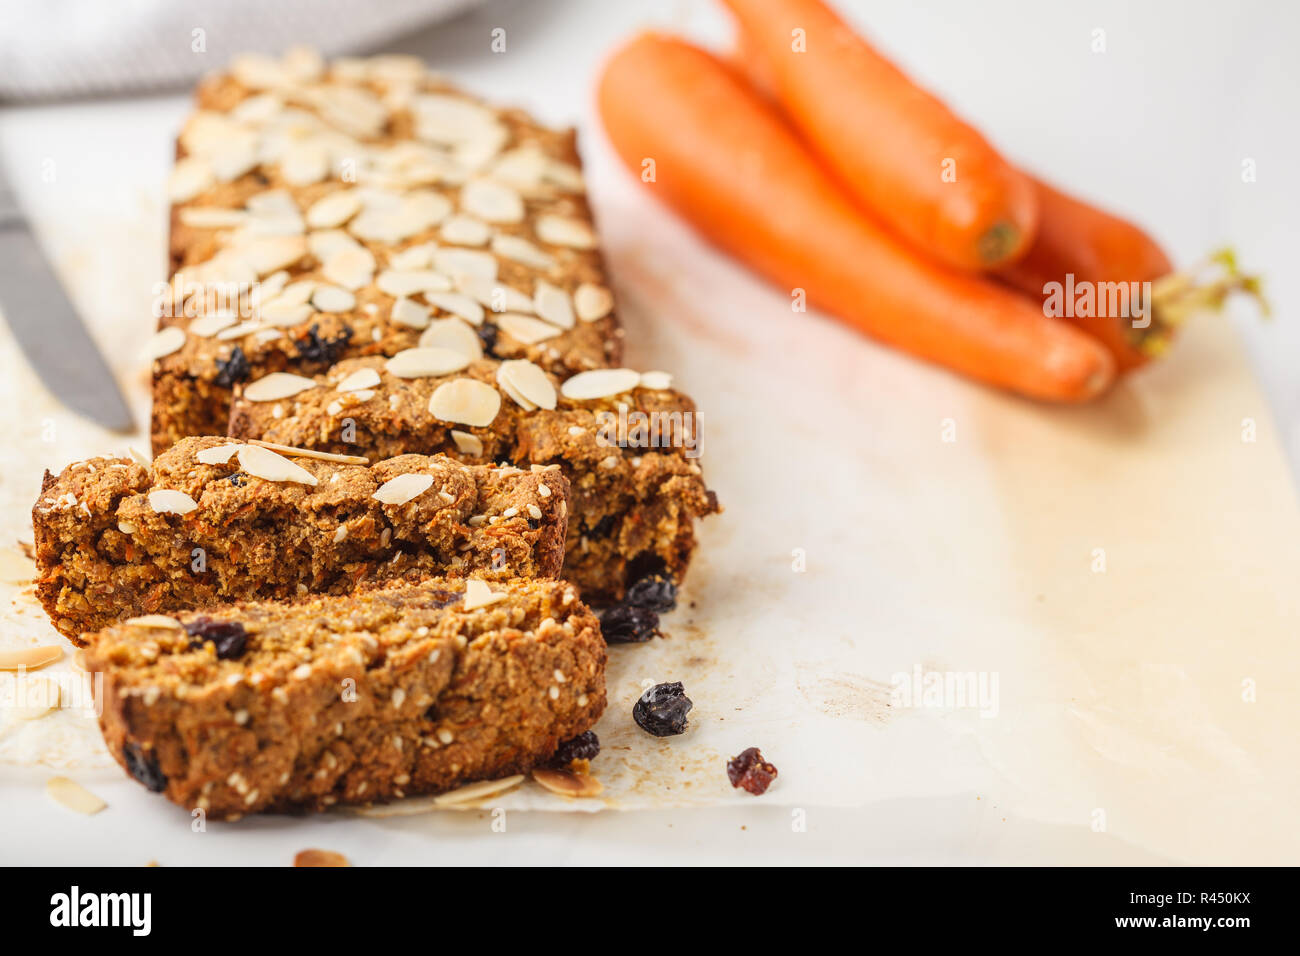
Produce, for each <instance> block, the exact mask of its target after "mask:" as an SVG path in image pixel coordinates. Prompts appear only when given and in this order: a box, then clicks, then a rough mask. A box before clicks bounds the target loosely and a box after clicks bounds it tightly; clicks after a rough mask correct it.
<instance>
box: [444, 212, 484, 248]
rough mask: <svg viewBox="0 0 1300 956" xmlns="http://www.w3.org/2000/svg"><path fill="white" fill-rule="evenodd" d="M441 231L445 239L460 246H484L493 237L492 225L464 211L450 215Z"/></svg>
mask: <svg viewBox="0 0 1300 956" xmlns="http://www.w3.org/2000/svg"><path fill="white" fill-rule="evenodd" d="M439 231H440V234H441V235H442V238H443V240H444V241H446V242H453V243H455V244H456V245H458V246H483V245H487V241H488V240H489V239H491V238H492V227H491V226H489V225H488V224H487V223H485V222H484V221H483V220H481V219H475V218H474V217H473V216H467V215H465V214H463V213H457V214H456V215H454V216H448V217H447V219H446V220H444V221H443V224H442V226H441V228H440V230H439Z"/></svg>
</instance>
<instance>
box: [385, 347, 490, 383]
mask: <svg viewBox="0 0 1300 956" xmlns="http://www.w3.org/2000/svg"><path fill="white" fill-rule="evenodd" d="M469 362H470V360H469V356H468V355H466V354H465V353H464V352H459V351H455V350H453V349H443V348H415V349H404V350H403V351H401V352H398V353H397V354H396V355H394V356H393V357H392V358H390V359H389V360H388V361H387V362H385V363H384V368H386V369H387V370H388V372H389V374H391V375H396V376H397V377H398V378H436V377H437V376H440V375H450V374H452V373H453V372H459V371H460V370H461V369H463V368H465V367H466V366H467V365H469Z"/></svg>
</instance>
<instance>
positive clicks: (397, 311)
mask: <svg viewBox="0 0 1300 956" xmlns="http://www.w3.org/2000/svg"><path fill="white" fill-rule="evenodd" d="M429 311H430V310H429V309H427V308H426V307H425V306H422V305H420V303H418V302H416V301H415V300H414V299H397V300H395V301H394V302H393V308H392V310H391V311H390V312H389V313H388V318H389V319H390V320H391V321H393V322H396V323H397V324H398V325H405V326H407V327H408V328H412V329H423V328H427V327H428V325H429Z"/></svg>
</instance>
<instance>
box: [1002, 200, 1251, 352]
mask: <svg viewBox="0 0 1300 956" xmlns="http://www.w3.org/2000/svg"><path fill="white" fill-rule="evenodd" d="M1036 186H1037V188H1038V202H1039V223H1038V234H1037V236H1036V237H1035V239H1034V242H1033V244H1032V245H1031V246H1030V247H1029V252H1028V253H1026V255H1025V257H1024V258H1023V259H1021V260H1020V261H1019V262H1016V263H1014V264H1012V265H1009V266H1006V267H1004V268H1002V269H1000V270H998V275H999V277H1000V278H1001V279H1002V280H1003V281H1005V282H1007V283H1008V284H1009V285H1012V286H1014V287H1015V288H1017V289H1019V290H1021V291H1022V292H1024V293H1026V294H1028V295H1030V296H1032V297H1034V298H1035V299H1038V300H1039V301H1044V300H1045V299H1047V298H1048V297H1049V296H1053V295H1057V294H1060V296H1061V299H1060V300H1059V302H1060V304H1063V305H1065V306H1067V308H1066V312H1065V316H1064V317H1065V318H1066V319H1068V320H1069V321H1070V322H1073V323H1074V324H1075V325H1077V326H1078V327H1079V328H1081V329H1083V330H1084V331H1086V332H1088V333H1089V334H1091V335H1094V336H1096V337H1097V339H1098V340H1100V341H1101V342H1102V344H1104V345H1105V346H1106V348H1108V349H1109V350H1110V352H1111V354H1112V355H1113V356H1114V357H1115V362H1116V365H1117V366H1118V368H1119V370H1120V371H1121V372H1124V371H1128V370H1129V369H1132V368H1136V367H1138V366H1139V365H1142V364H1144V363H1145V362H1146V361H1147V360H1148V359H1150V358H1153V357H1155V356H1157V355H1160V354H1161V353H1163V352H1164V351H1165V349H1167V348H1168V346H1169V343H1170V340H1171V339H1172V337H1173V334H1174V332H1175V330H1176V329H1177V327H1178V326H1179V325H1181V324H1182V323H1183V322H1184V321H1185V320H1186V319H1187V318H1188V316H1189V315H1190V314H1191V313H1192V312H1194V311H1196V310H1198V309H1202V308H1210V309H1213V308H1218V307H1219V306H1221V305H1222V304H1223V300H1224V299H1225V298H1226V297H1227V296H1228V294H1229V293H1231V292H1233V291H1237V290H1240V291H1246V292H1250V293H1252V294H1254V295H1255V296H1256V297H1257V298H1258V297H1259V282H1258V279H1255V278H1253V277H1250V276H1245V275H1242V274H1241V273H1240V272H1239V271H1238V270H1237V267H1236V263H1235V261H1234V260H1233V258H1232V256H1231V254H1230V253H1228V252H1221V253H1218V254H1217V255H1216V256H1215V257H1213V259H1212V262H1213V263H1214V264H1216V265H1218V266H1219V267H1220V273H1219V275H1217V276H1216V277H1214V278H1212V279H1210V280H1209V281H1206V282H1199V281H1197V277H1195V276H1193V275H1192V274H1189V273H1176V272H1174V270H1173V265H1172V264H1171V263H1170V261H1169V257H1168V256H1166V255H1165V253H1164V250H1163V249H1161V248H1160V246H1159V245H1157V244H1156V241H1155V240H1154V239H1152V238H1151V237H1150V236H1148V235H1147V234H1146V233H1145V232H1144V231H1143V230H1142V229H1140V228H1139V227H1138V226H1136V225H1134V224H1133V223H1131V222H1129V221H1128V220H1126V219H1121V218H1120V217H1119V216H1115V215H1112V214H1111V213H1108V212H1105V211H1104V210H1102V209H1098V208H1097V207H1096V206H1092V205H1090V204H1088V203H1086V202H1084V201H1083V200H1081V199H1076V198H1075V197H1073V196H1068V195H1066V194H1065V193H1063V192H1061V191H1060V190H1059V189H1056V188H1054V187H1052V186H1050V185H1048V184H1047V183H1045V182H1042V181H1041V180H1038V181H1036ZM1148 282H1149V283H1151V285H1150V286H1149V287H1147V288H1146V289H1145V290H1144V289H1143V286H1142V283H1148ZM1071 289H1074V290H1078V291H1077V292H1076V293H1075V295H1073V296H1071V295H1070V294H1069V291H1070V290H1071ZM1084 294H1090V295H1091V296H1092V301H1091V302H1090V303H1089V304H1088V306H1087V307H1086V308H1080V307H1079V304H1080V302H1079V301H1078V298H1079V297H1080V296H1083V295H1084ZM1138 305H1140V306H1141V307H1140V308H1138V307H1137V306H1138ZM1117 306H1118V307H1117ZM1081 311H1082V312H1086V313H1088V314H1086V315H1080V314H1079V313H1080V312H1081Z"/></svg>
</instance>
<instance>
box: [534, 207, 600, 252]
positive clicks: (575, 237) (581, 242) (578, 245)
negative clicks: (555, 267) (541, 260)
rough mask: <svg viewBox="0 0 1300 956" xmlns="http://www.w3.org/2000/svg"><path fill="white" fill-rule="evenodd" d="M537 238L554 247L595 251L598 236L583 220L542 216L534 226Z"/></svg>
mask: <svg viewBox="0 0 1300 956" xmlns="http://www.w3.org/2000/svg"><path fill="white" fill-rule="evenodd" d="M534 225H535V229H536V231H537V238H538V239H540V240H542V242H549V243H550V244H551V245H553V246H568V247H570V248H571V249H595V248H596V234H595V232H593V231H592V229H591V226H589V225H587V223H585V222H583V221H582V220H581V219H570V218H568V217H567V216H553V215H549V214H547V215H541V216H538V217H537V222H536V223H535V224H534Z"/></svg>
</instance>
